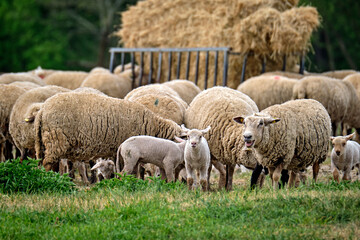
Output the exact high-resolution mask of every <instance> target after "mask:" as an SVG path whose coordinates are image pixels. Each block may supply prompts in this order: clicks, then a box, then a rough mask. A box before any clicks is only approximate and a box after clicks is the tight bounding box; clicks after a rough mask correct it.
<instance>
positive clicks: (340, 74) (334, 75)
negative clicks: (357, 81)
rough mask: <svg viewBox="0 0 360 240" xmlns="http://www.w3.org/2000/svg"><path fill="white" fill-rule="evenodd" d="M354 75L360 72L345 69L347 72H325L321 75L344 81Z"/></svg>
mask: <svg viewBox="0 0 360 240" xmlns="http://www.w3.org/2000/svg"><path fill="white" fill-rule="evenodd" d="M354 73H358V72H357V71H355V70H352V69H345V70H336V71H328V72H323V73H321V75H323V76H326V77H331V78H337V79H344V78H345V77H346V76H348V75H350V74H354Z"/></svg>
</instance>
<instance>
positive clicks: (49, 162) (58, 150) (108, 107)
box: [35, 92, 181, 170]
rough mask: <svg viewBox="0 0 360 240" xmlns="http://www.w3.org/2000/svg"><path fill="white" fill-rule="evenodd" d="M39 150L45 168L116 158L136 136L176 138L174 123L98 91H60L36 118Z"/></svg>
mask: <svg viewBox="0 0 360 240" xmlns="http://www.w3.org/2000/svg"><path fill="white" fill-rule="evenodd" d="M35 131H36V141H35V150H36V156H37V158H38V159H41V158H42V159H43V161H42V163H43V165H44V167H45V169H46V170H50V169H53V170H56V167H57V166H58V163H59V161H60V159H62V158H67V159H70V160H71V161H76V160H78V161H89V160H91V159H97V158H100V157H101V158H111V159H115V158H116V151H117V149H118V147H119V145H120V144H121V143H122V142H123V141H125V140H126V139H127V138H129V137H131V136H136V135H150V136H155V137H161V138H166V139H173V138H174V136H175V135H178V134H180V133H181V128H180V126H179V125H177V124H176V123H175V122H173V121H171V120H167V119H163V118H161V117H159V116H157V115H155V114H154V113H153V112H151V111H150V110H148V109H147V108H145V107H144V106H143V105H141V104H138V103H134V102H130V101H126V100H122V99H117V98H112V97H107V96H102V95H99V94H94V93H85V92H68V93H59V94H56V95H55V96H53V97H51V98H49V99H47V100H46V101H45V102H44V104H43V106H42V107H41V110H40V111H39V113H38V114H37V116H36V118H35Z"/></svg>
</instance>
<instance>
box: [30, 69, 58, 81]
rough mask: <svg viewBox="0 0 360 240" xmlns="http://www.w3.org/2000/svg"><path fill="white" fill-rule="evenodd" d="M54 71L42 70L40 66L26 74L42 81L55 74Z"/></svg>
mask: <svg viewBox="0 0 360 240" xmlns="http://www.w3.org/2000/svg"><path fill="white" fill-rule="evenodd" d="M55 72H56V70H51V69H43V68H41V66H38V67H37V68H36V69H34V70H31V71H29V72H28V73H30V74H33V75H35V76H37V77H39V78H41V79H44V78H45V77H47V76H49V75H51V74H53V73H55Z"/></svg>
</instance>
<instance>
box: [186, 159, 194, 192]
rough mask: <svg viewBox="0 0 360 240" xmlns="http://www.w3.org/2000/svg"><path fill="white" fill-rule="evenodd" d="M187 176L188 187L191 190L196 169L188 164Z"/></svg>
mask: <svg viewBox="0 0 360 240" xmlns="http://www.w3.org/2000/svg"><path fill="white" fill-rule="evenodd" d="M186 175H187V179H186V181H187V185H188V188H189V190H192V189H193V184H194V179H195V171H194V169H193V168H192V167H191V166H190V165H189V164H187V163H186Z"/></svg>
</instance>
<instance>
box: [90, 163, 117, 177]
mask: <svg viewBox="0 0 360 240" xmlns="http://www.w3.org/2000/svg"><path fill="white" fill-rule="evenodd" d="M91 170H92V171H93V170H96V171H97V176H98V179H99V181H102V180H103V179H110V178H114V176H115V164H114V162H113V160H111V159H102V158H100V159H98V160H97V162H96V164H95V165H94V166H93V167H92V168H91Z"/></svg>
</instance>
